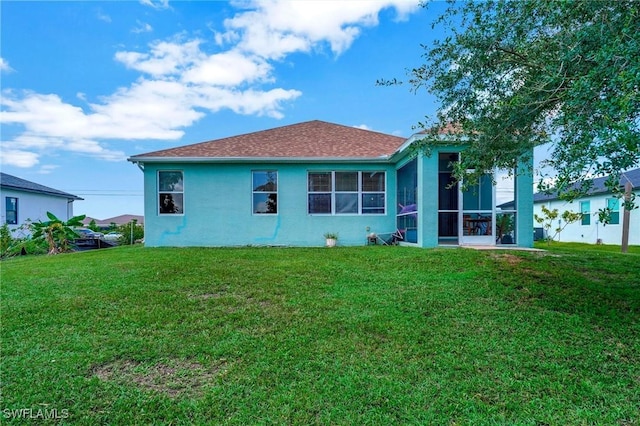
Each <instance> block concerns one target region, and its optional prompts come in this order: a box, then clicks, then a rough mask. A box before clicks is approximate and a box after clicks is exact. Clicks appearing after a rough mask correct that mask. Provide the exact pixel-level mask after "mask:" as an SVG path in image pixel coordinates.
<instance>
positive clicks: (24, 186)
mask: <svg viewBox="0 0 640 426" xmlns="http://www.w3.org/2000/svg"><path fill="white" fill-rule="evenodd" d="M0 186H2V187H3V188H8V189H14V190H18V191H24V192H33V193H37V194H46V195H52V196H55V197H63V198H67V199H70V200H82V199H83V198H80V197H78V196H77V195H73V194H69V193H67V192H64V191H59V190H57V189H53V188H49V187H48V186H44V185H40V184H39V183H34V182H30V181H28V180H25V179H20V178H19V177H15V176H12V175H8V174H6V173H0Z"/></svg>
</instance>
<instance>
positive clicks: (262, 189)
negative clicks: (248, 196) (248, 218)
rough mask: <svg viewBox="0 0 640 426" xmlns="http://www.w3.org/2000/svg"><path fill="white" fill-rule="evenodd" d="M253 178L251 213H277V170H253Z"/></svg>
mask: <svg viewBox="0 0 640 426" xmlns="http://www.w3.org/2000/svg"><path fill="white" fill-rule="evenodd" d="M252 180H253V213H254V214H277V213H278V172H277V171H275V170H269V171H255V172H253V173H252Z"/></svg>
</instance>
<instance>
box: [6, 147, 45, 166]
mask: <svg viewBox="0 0 640 426" xmlns="http://www.w3.org/2000/svg"><path fill="white" fill-rule="evenodd" d="M3 143H6V142H3ZM5 146H6V145H5ZM0 161H1V162H2V164H3V165H5V166H15V167H25V168H26V167H33V166H35V165H36V164H38V154H36V153H35V152H31V151H25V150H21V149H5V148H4V147H3V148H2V156H1V158H0Z"/></svg>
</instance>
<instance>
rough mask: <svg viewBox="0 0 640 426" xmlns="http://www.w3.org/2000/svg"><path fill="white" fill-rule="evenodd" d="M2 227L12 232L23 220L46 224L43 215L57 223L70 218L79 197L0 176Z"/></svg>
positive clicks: (10, 177) (3, 174) (4, 174)
mask: <svg viewBox="0 0 640 426" xmlns="http://www.w3.org/2000/svg"><path fill="white" fill-rule="evenodd" d="M0 200H2V209H1V214H2V216H1V219H2V224H5V223H6V224H7V225H8V226H9V229H16V228H18V227H19V226H20V225H22V224H23V223H24V222H25V221H26V220H30V221H32V222H37V221H39V220H41V221H43V222H44V221H47V220H49V219H48V218H47V212H51V213H53V214H54V215H56V217H57V218H58V219H60V220H63V221H67V220H69V219H70V218H71V217H73V202H74V201H76V200H82V198H80V197H78V196H75V195H72V194H68V193H66V192H63V191H59V190H57V189H53V188H49V187H48V186H44V185H40V184H37V183H34V182H30V181H28V180H24V179H20V178H18V177H15V176H11V175H8V174H6V173H0Z"/></svg>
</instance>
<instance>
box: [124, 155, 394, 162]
mask: <svg viewBox="0 0 640 426" xmlns="http://www.w3.org/2000/svg"><path fill="white" fill-rule="evenodd" d="M390 158H391V156H389V155H384V156H380V157H129V158H127V161H130V162H132V163H134V164H137V163H314V164H316V163H389V161H390Z"/></svg>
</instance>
